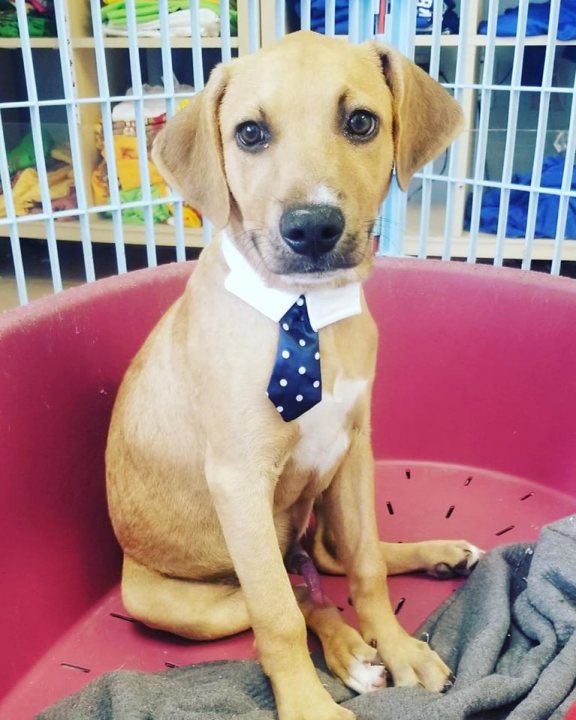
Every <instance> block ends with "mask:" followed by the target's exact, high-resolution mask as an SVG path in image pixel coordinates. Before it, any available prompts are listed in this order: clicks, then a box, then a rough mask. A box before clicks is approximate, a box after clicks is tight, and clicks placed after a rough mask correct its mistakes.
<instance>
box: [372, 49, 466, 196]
mask: <svg viewBox="0 0 576 720" xmlns="http://www.w3.org/2000/svg"><path fill="white" fill-rule="evenodd" d="M370 44H371V45H372V47H373V48H374V49H375V50H376V52H377V53H378V56H379V58H380V64H381V67H382V72H383V73H384V77H385V79H386V82H387V83H388V86H389V87H390V90H391V92H392V97H393V112H394V120H393V122H394V127H393V132H394V162H395V166H396V178H397V180H398V185H400V187H401V188H402V190H406V189H407V188H408V185H409V184H410V180H411V179H412V176H413V175H414V173H415V172H417V171H418V170H419V169H420V168H421V167H423V166H424V165H426V163H428V162H430V160H432V159H433V158H435V157H436V156H437V155H439V154H440V153H441V152H442V151H443V150H445V149H446V148H447V147H448V145H450V143H451V142H452V140H454V138H455V137H456V136H457V135H458V133H459V132H460V131H461V130H462V128H463V125H464V114H463V112H462V108H461V107H460V105H458V103H457V102H456V101H455V100H454V98H453V97H452V96H451V95H450V93H449V92H448V91H447V90H445V89H444V88H443V87H442V86H441V85H440V84H439V83H437V82H436V81H435V80H433V79H432V78H431V77H430V76H429V75H428V74H427V73H425V72H424V71H423V70H421V69H420V68H419V67H418V66H417V65H416V64H415V63H413V62H412V61H410V60H408V58H406V57H404V56H403V55H401V54H400V53H399V52H398V51H397V50H394V49H392V48H390V47H387V46H386V45H382V44H380V43H377V42H372V43H370Z"/></svg>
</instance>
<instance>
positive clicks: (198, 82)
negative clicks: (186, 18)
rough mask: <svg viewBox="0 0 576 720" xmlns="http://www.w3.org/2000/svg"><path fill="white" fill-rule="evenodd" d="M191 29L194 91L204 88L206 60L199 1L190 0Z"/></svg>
mask: <svg viewBox="0 0 576 720" xmlns="http://www.w3.org/2000/svg"><path fill="white" fill-rule="evenodd" d="M190 27H191V33H190V34H191V36H192V70H193V76H194V90H196V92H198V91H199V90H202V88H203V87H204V58H203V57H202V38H201V36H200V7H199V5H198V0H190Z"/></svg>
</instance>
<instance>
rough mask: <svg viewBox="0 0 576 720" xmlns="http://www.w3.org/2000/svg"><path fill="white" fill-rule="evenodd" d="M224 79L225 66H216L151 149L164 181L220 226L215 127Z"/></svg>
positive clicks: (221, 189) (225, 192)
mask: <svg viewBox="0 0 576 720" xmlns="http://www.w3.org/2000/svg"><path fill="white" fill-rule="evenodd" d="M227 78H228V68H227V67H226V66H222V65H220V66H218V67H217V68H215V70H213V72H212V74H211V75H210V79H209V81H208V83H207V84H206V87H205V88H204V90H201V91H200V92H199V93H197V94H196V95H194V97H193V98H192V99H191V100H190V102H189V103H188V105H187V106H186V107H185V108H184V109H182V110H180V111H179V112H177V113H176V114H175V115H174V117H173V118H172V119H171V120H169V121H168V123H167V124H166V127H165V128H163V130H162V131H161V132H160V133H159V134H158V136H157V137H156V140H155V141H154V146H153V149H152V158H153V160H154V163H155V164H156V165H157V166H158V169H159V170H160V172H161V173H162V175H164V177H165V178H166V180H167V181H168V183H169V184H170V185H171V186H172V187H174V188H175V189H176V190H178V192H179V193H180V194H181V195H182V197H183V198H184V199H185V200H186V201H187V202H188V203H190V205H192V207H194V208H196V209H197V210H199V211H200V212H201V213H202V214H203V215H206V217H208V218H209V219H210V220H211V221H212V222H213V223H214V224H215V225H216V226H217V227H219V228H222V227H225V226H226V225H227V224H228V218H229V215H230V192H229V189H228V184H227V182H226V175H225V173H224V159H223V154H222V139H221V137H220V123H219V109H220V103H221V101H222V97H223V95H224V92H225V89H226V83H227Z"/></svg>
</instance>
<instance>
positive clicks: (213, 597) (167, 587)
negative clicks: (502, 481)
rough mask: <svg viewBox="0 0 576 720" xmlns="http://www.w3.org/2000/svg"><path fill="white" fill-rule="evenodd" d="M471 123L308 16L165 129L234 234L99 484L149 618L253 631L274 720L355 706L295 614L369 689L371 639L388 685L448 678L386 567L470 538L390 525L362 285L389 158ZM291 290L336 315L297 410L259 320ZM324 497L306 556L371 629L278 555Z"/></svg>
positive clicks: (132, 392)
mask: <svg viewBox="0 0 576 720" xmlns="http://www.w3.org/2000/svg"><path fill="white" fill-rule="evenodd" d="M461 126H462V113H461V111H460V108H459V107H458V106H457V104H456V103H455V102H454V101H453V100H452V98H451V97H450V95H449V94H448V93H447V92H446V91H445V90H443V89H442V88H441V87H440V86H439V85H438V84H437V83H436V82H434V81H433V80H431V79H430V78H429V77H428V76H427V75H426V74H425V73H424V72H422V71H421V70H419V69H418V68H417V67H416V66H415V65H414V64H412V63H411V62H409V61H408V60H406V59H405V58H403V57H401V56H400V55H399V54H398V53H396V52H395V51H393V50H391V49H390V48H386V47H382V46H380V45H378V44H376V43H374V42H370V43H367V44H364V45H360V46H354V45H351V44H348V43H347V42H345V41H343V40H336V39H329V38H325V37H322V36H319V35H315V34H313V33H306V32H303V33H295V34H293V35H289V36H287V37H286V38H285V39H284V40H281V41H280V42H279V43H277V44H276V45H274V46H272V47H270V48H269V49H266V50H264V51H260V52H259V53H256V54H254V55H252V56H248V57H244V58H242V59H240V60H235V61H233V62H232V63H231V64H229V65H226V66H220V67H218V68H217V69H216V70H215V71H214V72H213V73H212V75H211V78H210V81H209V82H208V84H207V86H206V88H205V89H204V90H203V91H202V92H201V93H199V94H198V95H196V96H195V97H194V98H193V100H192V101H191V102H190V104H189V106H188V107H187V108H186V109H184V110H183V111H181V112H179V113H178V114H177V115H176V116H175V117H174V118H173V119H172V120H171V121H170V122H169V123H168V125H167V127H166V129H165V130H164V131H163V132H162V133H161V134H160V136H159V137H158V139H157V142H156V145H155V160H156V162H157V163H158V165H159V166H160V168H161V169H162V171H163V173H164V175H165V176H166V178H167V179H168V180H169V182H171V183H172V184H173V185H174V186H175V187H177V188H178V189H179V190H180V191H181V193H182V194H183V195H184V197H185V198H186V199H188V200H189V201H190V203H191V204H192V205H194V206H195V207H198V208H199V209H200V210H201V211H202V212H203V213H204V214H205V215H206V216H207V217H209V218H210V219H211V220H212V221H213V222H214V223H215V224H216V225H217V226H219V227H221V228H226V237H225V238H224V240H215V241H214V242H212V243H211V244H210V245H209V247H208V248H206V250H205V251H204V252H203V253H202V256H201V258H200V261H199V263H198V266H197V269H196V270H195V271H194V273H193V274H192V277H191V279H190V282H189V283H188V286H187V288H186V291H185V292H184V295H183V296H182V297H181V298H180V299H179V300H178V301H177V302H176V303H175V304H174V305H173V306H172V307H171V308H170V310H169V311H168V312H167V313H166V315H165V316H164V318H163V319H162V320H161V322H160V323H159V324H158V326H157V327H156V329H155V330H154V332H153V333H152V334H151V336H150V337H149V339H148V341H147V342H146V344H145V345H144V347H143V348H142V350H141V351H140V353H139V354H138V356H137V357H136V359H135V360H134V362H133V363H132V365H131V367H130V368H129V370H128V372H127V374H126V377H125V379H124V382H123V384H122V387H121V389H120V392H119V395H118V399H117V402H116V406H115V409H114V415H113V419H112V424H111V428H110V435H109V443H108V450H107V480H108V494H109V504H110V513H111V517H112V521H113V524H114V528H115V531H116V534H117V537H118V539H119V541H120V543H121V545H122V547H123V549H124V553H125V555H124V557H125V560H124V569H123V578H122V590H123V598H124V602H125V604H126V608H127V609H128V611H129V612H130V613H131V614H132V615H133V616H134V617H136V618H139V619H140V620H141V621H142V622H144V623H146V624H147V625H150V626H151V627H154V628H161V629H164V630H168V631H170V632H173V633H177V634H179V635H183V636H185V637H188V638H200V639H206V638H218V637H221V636H225V635H229V634H232V633H237V632H240V631H242V630H245V629H246V628H248V627H250V626H251V627H252V628H253V629H254V632H255V636H256V642H257V646H258V650H259V654H260V658H261V662H262V666H263V668H264V670H265V672H266V673H267V674H268V675H269V677H270V679H271V682H272V686H273V689H274V693H275V697H276V701H277V705H278V712H279V715H280V718H281V720H287V719H294V720H305V719H312V718H313V719H314V720H319V719H331V720H332V719H335V718H350V717H351V713H350V712H349V711H347V710H345V709H343V708H341V707H339V706H338V705H336V704H335V703H334V702H333V701H332V699H331V698H330V697H329V695H328V694H327V692H326V691H325V689H324V688H323V687H322V685H321V684H320V682H319V680H318V677H317V675H316V673H315V670H314V668H313V665H312V663H311V660H310V657H309V653H308V650H307V645H306V628H305V620H304V617H305V618H306V622H307V623H308V625H309V626H310V627H311V628H312V629H313V630H314V631H315V632H316V633H317V634H318V635H319V637H320V639H321V641H322V643H323V647H324V651H325V654H326V658H327V661H328V664H329V666H330V667H331V669H332V670H333V671H334V672H335V673H336V674H337V675H338V676H339V677H340V678H341V679H342V680H343V681H344V682H345V683H347V684H348V685H350V686H351V687H352V688H354V689H356V690H358V691H360V692H362V691H368V690H372V689H374V688H376V687H380V686H382V685H383V684H384V680H383V677H382V668H381V667H374V666H373V665H372V664H371V663H372V662H373V661H374V660H375V659H376V653H378V654H379V656H380V658H381V659H382V661H383V662H384V664H385V666H386V668H387V669H388V671H389V672H390V674H391V676H392V678H393V680H394V683H395V684H396V685H404V686H412V685H418V684H422V685H423V686H424V687H426V688H429V689H432V690H441V689H442V688H443V686H444V685H445V683H446V681H447V678H448V676H449V670H448V668H447V667H446V666H445V665H444V663H443V662H442V660H441V659H440V658H439V657H438V656H437V655H436V654H435V653H434V652H433V651H432V650H431V649H430V648H429V647H428V646H427V645H426V644H424V643H421V642H419V641H417V640H415V639H413V638H411V637H410V636H409V635H408V634H407V633H406V632H405V631H404V630H403V629H402V628H401V627H400V626H399V624H398V623H397V621H396V619H395V617H394V614H393V612H392V609H391V606H390V602H389V598H388V592H387V586H386V575H387V573H390V572H393V573H399V572H407V571H412V570H418V569H420V570H426V571H428V572H430V573H432V574H438V575H439V574H442V573H445V572H446V571H447V570H449V569H450V568H452V569H454V570H456V571H461V572H467V571H468V570H469V569H470V568H471V567H472V565H473V564H474V563H475V562H476V560H477V559H478V554H479V553H478V551H477V549H476V548H474V547H473V546H471V545H469V544H468V543H465V542H462V541H460V542H455V541H454V542H453V541H436V542H429V543H426V542H424V543H416V544H413V545H411V544H406V545H385V544H382V543H380V542H379V540H378V536H377V528H376V518H375V510H374V497H373V493H374V489H373V458H372V452H371V447H370V391H371V386H372V381H373V376H374V367H375V354H376V345H377V337H376V330H375V325H374V322H373V321H372V318H371V316H370V313H369V311H368V309H367V307H366V306H365V303H364V300H363V297H362V294H361V290H360V285H359V281H361V280H363V279H364V278H365V277H366V276H367V274H368V272H369V270H370V266H371V264H372V244H371V230H372V226H373V222H374V219H375V218H376V216H377V214H378V208H379V205H380V203H381V201H382V199H383V197H384V196H385V195H386V192H387V190H388V187H389V185H390V180H391V176H392V169H393V167H395V168H396V173H397V177H398V181H399V183H400V185H401V187H403V188H406V187H407V186H408V183H409V182H410V178H411V177H412V175H413V173H414V172H415V171H416V170H417V169H419V168H420V167H421V166H423V165H424V164H425V163H426V162H428V161H429V160H431V159H432V158H433V157H434V156H435V155H437V154H438V153H439V152H441V151H442V150H443V149H444V148H445V147H446V146H447V145H448V144H449V143H450V142H451V140H452V139H453V138H454V136H455V135H456V134H457V132H458V131H459V130H460V129H461ZM300 294H304V295H305V297H306V298H307V300H309V308H313V306H314V304H315V303H316V304H317V306H318V307H320V309H321V311H322V312H324V311H325V310H326V303H328V306H330V303H331V302H332V301H334V302H335V303H336V306H337V307H338V308H340V310H341V309H342V308H344V312H343V314H342V315H341V317H342V318H343V319H338V318H332V320H330V319H329V321H328V322H327V321H326V316H325V314H324V315H322V312H320V315H321V316H322V317H321V321H319V322H318V325H319V326H320V327H321V329H320V331H319V340H320V347H321V353H322V354H321V373H322V401H321V402H320V403H319V404H318V405H316V406H315V407H313V408H312V409H310V410H308V411H307V412H305V413H304V414H302V415H301V416H300V417H298V418H297V419H294V420H291V421H284V420H283V418H282V417H281V415H280V413H279V410H277V408H276V407H275V405H274V404H273V403H272V402H271V401H270V399H269V398H267V397H266V388H267V386H268V382H269V379H270V374H271V370H272V367H273V365H274V360H275V356H276V348H277V344H278V338H279V327H278V323H277V322H276V321H275V320H273V319H271V318H270V317H269V316H268V315H269V314H270V312H269V310H270V308H271V307H272V306H275V304H276V302H277V301H278V302H280V304H281V302H284V301H285V300H286V298H292V299H290V300H289V302H288V305H290V304H291V303H292V302H293V300H294V299H295V298H298V296H299V295H300ZM254 295H256V296H258V297H260V300H261V301H262V302H260V301H259V300H258V297H256V298H254ZM262 298H263V299H262ZM252 301H254V303H255V304H256V306H257V307H258V309H256V308H255V307H253V302H252ZM258 302H260V305H258ZM267 313H268V315H267ZM272 314H273V313H272ZM280 314H281V313H280ZM322 318H323V319H322ZM277 319H278V318H276V320H277ZM314 503H317V504H318V531H317V534H316V538H315V543H314V556H315V560H316V562H317V565H318V566H319V567H320V569H324V570H326V571H328V572H338V573H344V572H345V573H346V574H347V575H348V578H349V582H350V593H351V596H352V599H353V603H354V607H355V609H356V611H357V613H358V618H359V626H360V634H359V633H358V632H356V630H353V629H352V628H350V627H349V626H347V625H345V624H344V623H343V621H342V620H341V618H340V616H339V614H338V611H337V610H336V608H334V607H333V606H332V605H330V604H329V603H326V604H322V603H314V602H313V601H312V599H311V598H310V596H309V595H308V593H307V591H306V589H305V588H298V589H297V591H296V593H295V592H294V591H293V589H292V587H291V585H290V582H289V579H288V576H287V572H286V569H285V567H284V557H285V556H286V554H287V552H288V551H289V550H290V549H291V547H292V546H293V543H294V542H295V541H297V540H298V539H299V537H300V536H301V535H302V534H303V532H304V530H305V528H306V527H307V525H308V521H309V518H310V513H311V511H312V507H313V504H314ZM303 616H304V617H303ZM376 649H377V650H376Z"/></svg>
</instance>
